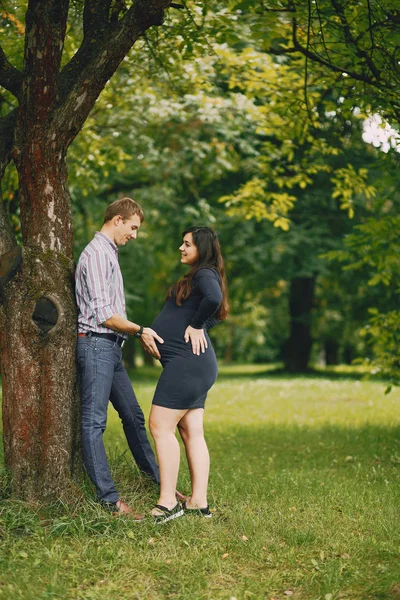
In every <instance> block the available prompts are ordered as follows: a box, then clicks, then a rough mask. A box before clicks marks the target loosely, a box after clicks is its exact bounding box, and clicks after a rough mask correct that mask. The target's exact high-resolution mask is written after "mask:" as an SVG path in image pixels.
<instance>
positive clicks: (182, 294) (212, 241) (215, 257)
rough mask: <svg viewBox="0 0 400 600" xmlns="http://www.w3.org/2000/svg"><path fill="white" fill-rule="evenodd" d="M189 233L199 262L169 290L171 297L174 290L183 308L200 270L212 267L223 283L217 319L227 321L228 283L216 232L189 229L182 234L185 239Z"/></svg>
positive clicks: (205, 229)
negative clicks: (183, 303) (196, 274)
mask: <svg viewBox="0 0 400 600" xmlns="http://www.w3.org/2000/svg"><path fill="white" fill-rule="evenodd" d="M187 233H191V234H192V237H193V243H194V245H195V246H196V248H197V251H198V253H199V258H198V260H197V261H196V262H195V263H194V264H193V265H192V266H191V268H190V271H188V272H187V273H186V274H185V275H184V276H183V277H182V278H181V279H180V280H179V281H178V282H177V283H176V284H175V285H174V286H172V287H171V288H170V289H169V290H168V295H169V296H171V294H172V290H174V292H175V294H176V303H177V304H178V306H182V302H183V301H184V300H186V299H187V298H189V296H190V292H191V290H192V279H193V277H194V275H195V273H197V271H198V270H199V269H202V268H203V267H211V268H212V269H215V270H216V271H217V272H218V275H219V277H220V283H221V291H222V302H221V305H220V307H219V309H218V312H217V318H218V319H220V321H223V320H224V319H226V317H227V316H228V313H229V301H228V286H227V282H226V275H225V267H224V259H223V258H222V254H221V247H220V245H219V240H218V236H217V234H216V232H215V231H214V230H213V229H211V227H189V229H186V231H184V232H183V233H182V237H183V238H184V237H185V235H186V234H187Z"/></svg>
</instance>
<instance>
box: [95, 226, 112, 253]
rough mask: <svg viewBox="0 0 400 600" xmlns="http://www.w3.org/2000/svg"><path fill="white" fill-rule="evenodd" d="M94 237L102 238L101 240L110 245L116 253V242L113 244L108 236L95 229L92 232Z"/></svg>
mask: <svg viewBox="0 0 400 600" xmlns="http://www.w3.org/2000/svg"><path fill="white" fill-rule="evenodd" d="M94 237H95V238H98V239H100V240H102V242H103V243H106V244H107V245H108V246H111V248H112V249H113V250H114V252H115V254H118V246H117V244H115V243H114V242H113V241H112V240H110V238H109V237H108V236H107V235H105V234H104V233H101V231H96V233H95V234H94Z"/></svg>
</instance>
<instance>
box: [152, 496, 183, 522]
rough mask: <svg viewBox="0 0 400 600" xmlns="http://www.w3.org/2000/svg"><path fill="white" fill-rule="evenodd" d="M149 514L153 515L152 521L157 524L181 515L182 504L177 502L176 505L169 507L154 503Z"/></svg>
mask: <svg viewBox="0 0 400 600" xmlns="http://www.w3.org/2000/svg"><path fill="white" fill-rule="evenodd" d="M150 514H151V516H152V517H153V519H154V522H155V523H156V524H157V525H160V523H167V522H168V521H172V519H177V518H178V517H183V515H184V514H185V513H184V512H183V508H182V506H181V505H180V504H179V502H177V504H176V506H174V508H171V509H169V508H167V507H166V506H162V505H161V504H156V505H155V507H154V508H153V510H152V511H151V513H150Z"/></svg>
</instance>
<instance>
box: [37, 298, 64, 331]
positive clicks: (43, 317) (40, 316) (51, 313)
mask: <svg viewBox="0 0 400 600" xmlns="http://www.w3.org/2000/svg"><path fill="white" fill-rule="evenodd" d="M32 320H33V321H34V323H35V324H36V325H37V326H38V327H39V329H40V331H41V332H42V333H49V331H51V330H52V329H53V327H54V326H55V325H56V324H57V321H58V310H57V306H56V305H55V304H54V303H53V302H52V301H51V300H50V298H47V297H46V296H41V297H40V298H39V300H38V301H37V302H36V306H35V310H34V311H33V315H32Z"/></svg>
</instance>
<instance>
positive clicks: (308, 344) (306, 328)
mask: <svg viewBox="0 0 400 600" xmlns="http://www.w3.org/2000/svg"><path fill="white" fill-rule="evenodd" d="M314 288H315V277H297V278H295V279H293V280H292V282H291V284H290V298H289V313H290V335H289V339H288V340H287V342H286V344H285V349H284V358H285V370H286V371H289V372H290V373H303V372H305V371H307V368H308V363H309V360H310V354H311V348H312V342H313V341H312V336H311V309H312V305H313V299H314Z"/></svg>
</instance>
